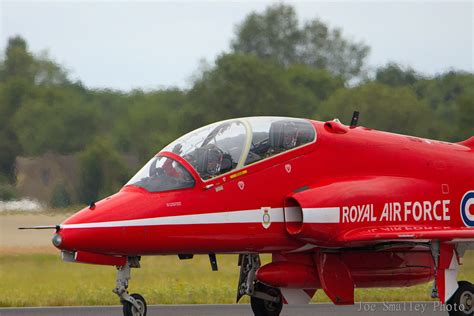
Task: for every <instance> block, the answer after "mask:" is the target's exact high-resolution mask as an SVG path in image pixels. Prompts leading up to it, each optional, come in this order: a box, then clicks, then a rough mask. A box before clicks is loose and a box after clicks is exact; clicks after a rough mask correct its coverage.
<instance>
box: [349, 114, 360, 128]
mask: <svg viewBox="0 0 474 316" xmlns="http://www.w3.org/2000/svg"><path fill="white" fill-rule="evenodd" d="M357 123H359V111H354V114H352V120H351V128H356V127H357Z"/></svg>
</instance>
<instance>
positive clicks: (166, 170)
mask: <svg viewBox="0 0 474 316" xmlns="http://www.w3.org/2000/svg"><path fill="white" fill-rule="evenodd" d="M356 121H357V116H354V118H353V123H352V124H351V126H346V125H343V124H341V123H340V122H339V121H338V120H334V121H328V122H325V123H324V122H318V121H312V120H307V119H295V118H283V117H250V118H241V119H232V120H227V121H222V122H218V123H215V124H211V125H208V126H206V127H203V128H200V129H198V130H196V131H193V132H191V133H189V134H186V135H185V136H182V137H181V138H179V139H178V140H176V141H174V142H173V143H171V144H170V145H168V146H167V147H165V148H164V149H163V150H162V151H160V152H159V153H158V154H157V155H156V156H155V157H153V158H152V159H151V160H150V161H149V162H148V163H147V164H146V165H145V166H144V167H143V168H142V169H141V170H140V171H139V172H138V173H137V174H136V175H135V176H134V177H133V178H132V179H131V180H130V181H129V182H128V183H127V184H126V185H125V186H124V187H123V188H122V189H121V190H120V191H119V192H118V193H116V194H114V195H112V196H110V197H107V198H105V199H103V200H101V201H99V202H97V203H91V205H90V206H89V207H87V208H85V209H83V210H81V211H80V212H78V213H77V214H75V215H73V216H71V217H70V218H69V219H67V220H66V221H65V222H64V223H62V224H60V225H57V226H46V227H37V228H56V233H55V234H54V236H53V244H54V245H55V246H56V247H57V248H59V249H60V250H61V251H62V258H63V260H65V261H70V262H82V263H91V264H103V265H111V266H116V267H117V270H118V272H117V281H116V288H115V289H114V292H115V293H116V294H117V295H118V296H119V298H120V301H121V302H122V304H123V313H124V315H126V316H128V315H145V314H146V310H147V307H146V303H145V300H144V298H143V297H142V296H141V295H139V294H131V295H130V294H128V280H129V278H130V269H131V268H138V267H140V258H141V256H148V255H171V254H178V256H179V257H180V258H181V259H189V258H192V257H193V255H194V254H209V258H210V261H211V266H212V269H213V270H217V261H216V257H215V254H216V253H220V254H239V265H240V278H239V282H238V288H237V301H238V300H239V299H240V298H241V297H242V296H243V295H249V296H250V297H251V307H252V310H253V312H254V314H255V315H265V316H268V315H272V316H273V315H279V314H280V312H281V309H282V306H283V304H284V303H285V304H295V303H296V304H301V303H308V302H309V301H310V299H311V298H312V296H313V295H314V293H315V292H316V290H317V289H323V290H324V292H325V293H326V294H327V296H328V297H329V298H330V299H331V300H332V301H333V302H334V304H341V305H342V304H354V288H356V287H357V288H370V287H407V286H412V285H416V284H421V283H425V282H429V281H430V280H434V283H433V290H432V297H439V300H440V301H441V302H442V303H444V304H446V305H445V307H446V310H447V311H449V313H450V315H472V314H473V313H474V286H473V285H472V284H471V283H469V282H466V281H460V282H458V281H457V272H458V269H459V265H460V264H461V262H460V261H461V258H462V257H463V255H464V253H465V251H466V250H469V249H473V248H474V152H473V151H474V137H471V138H469V139H468V140H466V141H464V142H461V143H447V142H442V141H436V140H428V139H424V138H419V137H412V136H404V135H397V134H392V133H385V132H380V131H376V130H372V129H370V128H365V127H357V126H356V125H357V124H356ZM260 253H269V254H271V255H272V262H271V263H269V264H266V265H264V266H261V264H260V259H259V254H260Z"/></svg>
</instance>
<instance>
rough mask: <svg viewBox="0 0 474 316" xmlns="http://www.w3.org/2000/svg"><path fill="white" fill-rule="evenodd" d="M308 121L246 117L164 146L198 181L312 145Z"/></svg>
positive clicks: (214, 126)
mask: <svg viewBox="0 0 474 316" xmlns="http://www.w3.org/2000/svg"><path fill="white" fill-rule="evenodd" d="M315 138H316V131H315V129H314V127H313V125H312V124H311V123H310V122H309V120H305V119H295V118H285V117H250V118H242V119H235V120H228V121H222V122H217V123H214V124H211V125H208V126H205V127H202V128H200V129H197V130H195V131H193V132H190V133H188V134H186V135H184V136H182V137H180V138H179V139H177V140H176V141H174V142H172V143H171V144H169V145H168V146H166V147H165V148H164V149H163V150H162V151H170V152H173V153H175V154H177V155H179V156H181V157H183V158H184V159H185V160H186V161H188V162H189V163H190V164H191V165H192V166H193V168H194V169H195V170H196V171H197V172H198V173H199V175H200V176H201V178H202V179H204V180H206V179H210V178H213V177H215V176H218V175H221V174H224V173H227V172H229V171H231V170H233V169H236V168H241V167H243V166H245V165H249V164H252V163H255V162H257V161H260V160H262V159H266V158H269V157H272V156H274V155H277V154H280V153H282V152H285V151H288V150H291V149H293V148H296V147H299V146H302V145H304V144H307V143H310V142H313V141H314V140H315Z"/></svg>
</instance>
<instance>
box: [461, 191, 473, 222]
mask: <svg viewBox="0 0 474 316" xmlns="http://www.w3.org/2000/svg"><path fill="white" fill-rule="evenodd" d="M471 209H474V191H469V192H467V193H466V194H465V195H464V196H463V198H462V200H461V218H462V221H463V222H464V225H466V226H468V227H474V214H473V213H471V211H470V210H471Z"/></svg>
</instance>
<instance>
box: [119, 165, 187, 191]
mask: <svg viewBox="0 0 474 316" xmlns="http://www.w3.org/2000/svg"><path fill="white" fill-rule="evenodd" d="M194 184H195V181H194V178H193V177H192V176H191V174H190V173H189V172H188V171H187V170H186V168H184V167H183V166H182V165H181V164H180V163H179V162H177V161H176V160H173V159H171V158H168V157H163V156H158V157H153V158H152V159H151V160H150V161H148V163H147V164H146V165H145V166H144V167H143V168H142V169H140V171H138V172H137V174H136V175H135V176H133V178H132V179H130V181H128V183H127V184H126V185H134V186H138V187H141V188H143V189H145V190H147V191H149V192H162V191H170V190H178V189H185V188H191V187H193V186H194Z"/></svg>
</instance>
